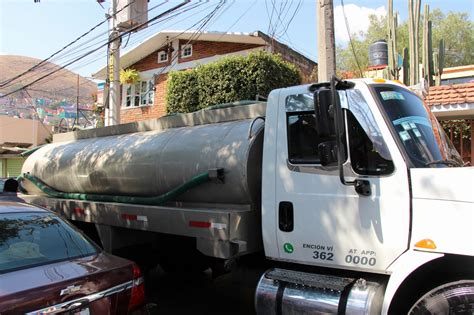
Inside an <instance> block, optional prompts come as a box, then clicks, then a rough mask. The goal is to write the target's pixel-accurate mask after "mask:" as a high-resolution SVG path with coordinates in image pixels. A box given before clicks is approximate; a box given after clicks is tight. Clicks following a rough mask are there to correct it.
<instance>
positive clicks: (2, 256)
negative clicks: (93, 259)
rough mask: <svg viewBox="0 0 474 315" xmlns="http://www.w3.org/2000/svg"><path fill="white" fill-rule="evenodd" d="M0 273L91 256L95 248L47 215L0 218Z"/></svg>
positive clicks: (14, 215)
mask: <svg viewBox="0 0 474 315" xmlns="http://www.w3.org/2000/svg"><path fill="white" fill-rule="evenodd" d="M0 227H1V228H0V273H3V272H7V271H11V270H16V269H22V268H27V267H32V266H37V265H43V264H49V263H52V262H56V261H64V260H69V259H73V258H77V257H84V256H90V255H93V254H96V253H97V249H96V247H95V246H94V245H92V244H91V243H90V242H89V241H87V240H86V239H85V238H84V237H83V236H82V235H81V234H80V233H78V232H77V231H76V230H74V229H73V228H72V227H71V226H69V225H68V224H66V223H65V222H63V221H62V220H61V219H60V218H58V217H57V216H55V215H53V214H49V213H6V214H3V215H0Z"/></svg>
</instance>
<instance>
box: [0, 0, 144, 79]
mask: <svg viewBox="0 0 474 315" xmlns="http://www.w3.org/2000/svg"><path fill="white" fill-rule="evenodd" d="M134 2H135V0H133V1H131V2H130V3H128V4H127V5H125V6H124V7H123V8H122V9H120V10H119V11H117V13H119V12H120V11H122V10H124V9H125V8H127V7H128V6H129V5H131V4H132V3H134ZM110 18H111V17H107V19H105V20H103V21H101V22H99V23H98V24H96V25H94V26H93V27H92V28H91V29H90V30H88V31H87V32H85V33H84V34H82V35H80V36H79V37H77V38H76V39H74V40H73V41H72V42H70V43H69V44H67V45H66V46H64V47H63V48H61V49H60V50H58V51H56V52H55V53H53V54H52V55H50V56H49V57H48V58H46V59H43V60H41V61H40V62H39V63H38V64H36V65H34V66H33V67H31V68H29V69H28V70H26V71H24V72H22V73H20V74H18V75H16V76H14V77H13V78H10V79H7V80H5V81H3V82H0V87H4V86H5V85H6V84H8V83H10V82H12V81H14V80H16V79H18V78H20V77H21V76H23V75H25V74H26V73H28V72H31V71H33V70H34V69H36V68H38V67H40V66H41V65H42V64H44V63H45V62H47V61H48V60H50V59H51V58H53V57H54V56H56V55H58V54H59V53H61V52H62V51H64V50H65V49H67V48H68V47H71V46H72V45H74V44H75V43H77V42H78V41H79V40H81V39H82V38H84V37H85V36H87V35H89V34H90V33H91V32H93V31H94V30H95V29H96V28H98V27H99V26H101V25H102V24H104V23H105V22H107V21H108V20H109V19H110Z"/></svg>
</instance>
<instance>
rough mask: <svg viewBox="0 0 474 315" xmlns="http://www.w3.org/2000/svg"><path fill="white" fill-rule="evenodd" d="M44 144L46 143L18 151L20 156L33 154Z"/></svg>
mask: <svg viewBox="0 0 474 315" xmlns="http://www.w3.org/2000/svg"><path fill="white" fill-rule="evenodd" d="M45 145H47V143H45V144H41V145H38V146H36V147H34V148H31V149H29V150H26V151H23V152H21V153H20V155H21V156H29V155H31V154H33V153H34V152H35V151H37V150H38V149H41V148H42V147H44V146H45Z"/></svg>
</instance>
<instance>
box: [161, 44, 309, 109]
mask: <svg viewBox="0 0 474 315" xmlns="http://www.w3.org/2000/svg"><path fill="white" fill-rule="evenodd" d="M300 83H301V76H300V73H299V70H298V69H297V68H296V66H294V65H293V64H291V63H289V62H286V61H284V60H283V59H282V58H281V57H280V56H278V55H272V54H270V53H267V52H257V53H252V54H250V55H248V56H245V57H243V56H232V57H226V58H223V59H221V60H218V61H216V62H213V63H210V64H207V65H201V66H198V67H197V68H195V69H192V70H188V71H181V72H176V71H175V72H172V73H170V75H169V78H168V90H167V97H166V102H167V109H166V110H167V112H168V113H174V112H192V111H195V110H197V109H202V108H206V107H209V106H212V105H216V104H221V103H230V102H235V101H238V100H245V99H247V100H249V99H250V100H251V99H255V97H256V95H261V96H268V94H269V93H270V91H271V90H273V89H276V88H281V87H287V86H291V85H297V84H300Z"/></svg>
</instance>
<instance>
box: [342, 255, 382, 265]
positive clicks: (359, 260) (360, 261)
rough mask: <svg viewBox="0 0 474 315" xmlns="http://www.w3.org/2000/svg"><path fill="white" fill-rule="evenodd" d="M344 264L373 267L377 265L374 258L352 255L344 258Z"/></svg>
mask: <svg viewBox="0 0 474 315" xmlns="http://www.w3.org/2000/svg"><path fill="white" fill-rule="evenodd" d="M346 263H348V264H355V265H369V266H374V265H375V264H376V263H377V259H375V258H374V257H370V258H369V257H365V256H354V255H347V256H346Z"/></svg>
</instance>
